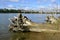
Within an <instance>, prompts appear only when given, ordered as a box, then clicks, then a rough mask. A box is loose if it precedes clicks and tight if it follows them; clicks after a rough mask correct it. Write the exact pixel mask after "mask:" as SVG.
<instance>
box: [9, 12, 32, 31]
mask: <svg viewBox="0 0 60 40" xmlns="http://www.w3.org/2000/svg"><path fill="white" fill-rule="evenodd" d="M9 20H10V22H11V24H10V25H9V30H12V31H19V30H20V31H29V28H28V26H29V25H31V23H30V22H32V21H31V20H29V19H28V18H27V17H26V16H22V14H21V13H19V14H18V16H17V17H14V18H12V19H9Z"/></svg>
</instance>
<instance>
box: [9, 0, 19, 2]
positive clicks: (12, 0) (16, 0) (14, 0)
mask: <svg viewBox="0 0 60 40" xmlns="http://www.w3.org/2000/svg"><path fill="white" fill-rule="evenodd" d="M10 1H11V2H18V1H19V0H10Z"/></svg>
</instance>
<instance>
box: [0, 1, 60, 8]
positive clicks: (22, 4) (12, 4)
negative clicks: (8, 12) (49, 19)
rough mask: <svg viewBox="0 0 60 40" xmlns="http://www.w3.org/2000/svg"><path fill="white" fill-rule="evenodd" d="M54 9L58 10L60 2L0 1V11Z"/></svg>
mask: <svg viewBox="0 0 60 40" xmlns="http://www.w3.org/2000/svg"><path fill="white" fill-rule="evenodd" d="M54 7H55V8H56V7H58V8H60V0H0V9H1V8H9V9H11V8H14V9H39V8H54Z"/></svg>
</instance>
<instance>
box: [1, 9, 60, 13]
mask: <svg viewBox="0 0 60 40" xmlns="http://www.w3.org/2000/svg"><path fill="white" fill-rule="evenodd" d="M0 13H32V14H35V13H38V14H39V13H40V14H41V12H39V11H34V10H24V9H17V10H16V9H6V8H5V9H0ZM53 13H55V12H43V11H42V14H53ZM56 14H60V12H56Z"/></svg>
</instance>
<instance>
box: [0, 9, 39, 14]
mask: <svg viewBox="0 0 60 40" xmlns="http://www.w3.org/2000/svg"><path fill="white" fill-rule="evenodd" d="M0 13H39V12H35V11H28V10H23V9H22V10H20V9H18V10H15V9H0Z"/></svg>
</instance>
